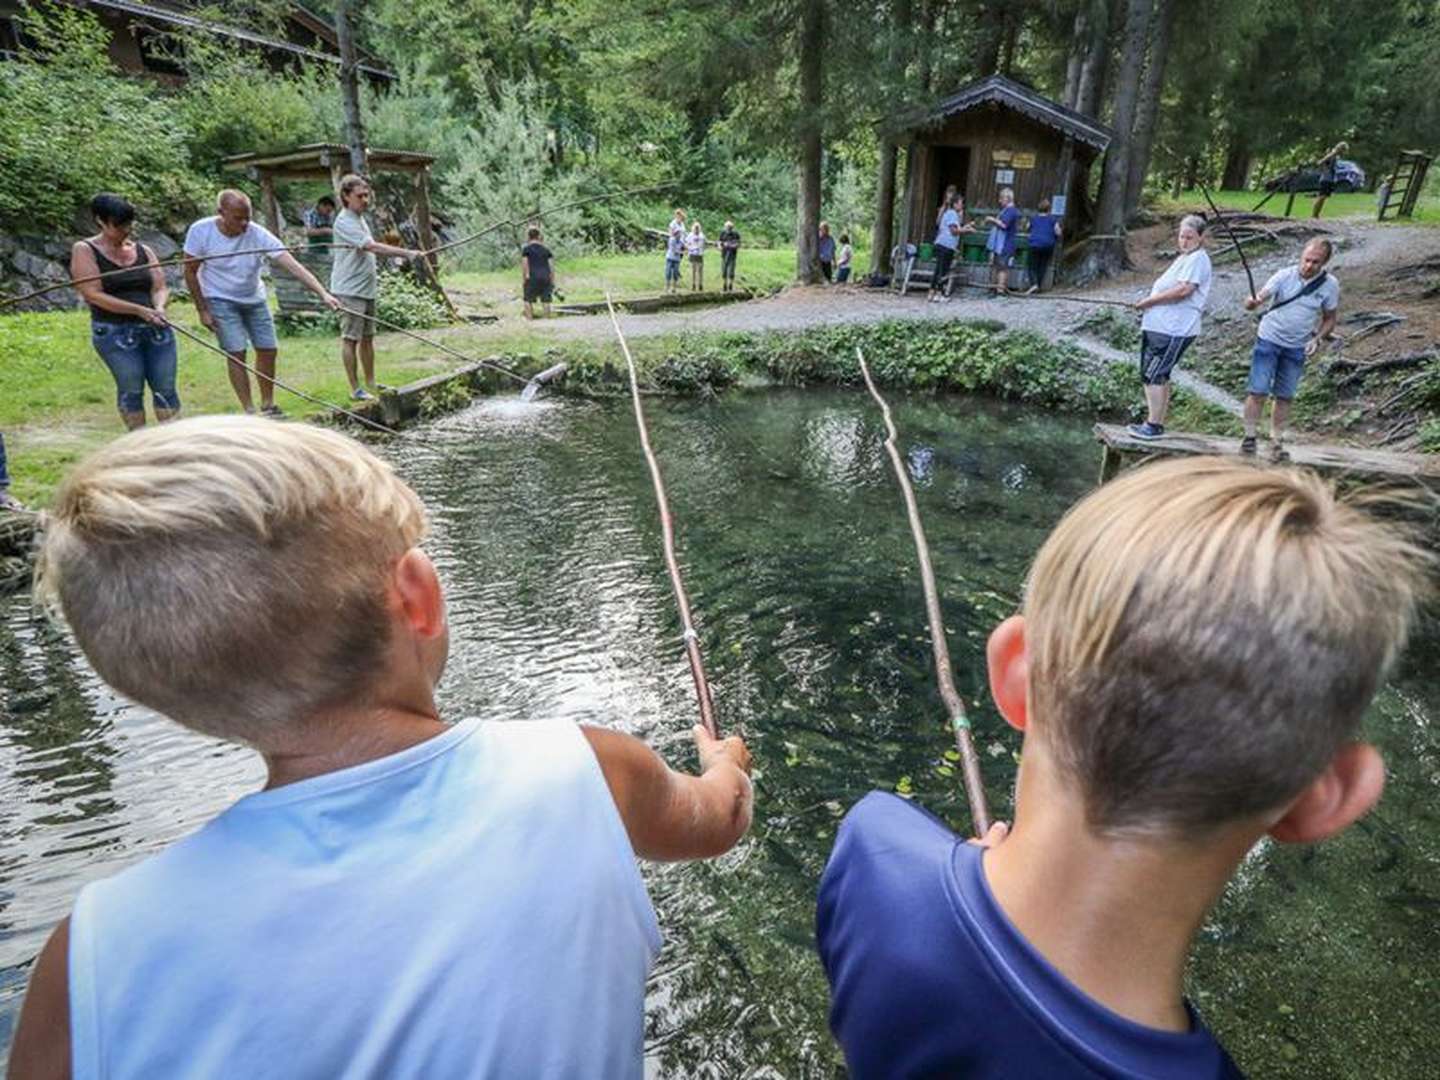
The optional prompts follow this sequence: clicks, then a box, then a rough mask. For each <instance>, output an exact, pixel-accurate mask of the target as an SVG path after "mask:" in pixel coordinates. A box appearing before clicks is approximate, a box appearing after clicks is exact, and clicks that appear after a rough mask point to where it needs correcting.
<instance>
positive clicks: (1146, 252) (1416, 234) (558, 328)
mask: <svg viewBox="0 0 1440 1080" xmlns="http://www.w3.org/2000/svg"><path fill="white" fill-rule="evenodd" d="M1326 231H1327V235H1329V236H1331V238H1332V239H1334V240H1335V241H1336V242H1337V244H1338V247H1339V251H1338V252H1337V254H1336V257H1335V261H1334V262H1333V263H1332V269H1333V270H1334V271H1335V273H1336V275H1337V276H1338V277H1340V278H1341V279H1342V281H1343V279H1344V277H1345V272H1346V269H1347V268H1352V269H1359V268H1365V269H1366V270H1371V269H1380V268H1383V267H1384V266H1386V265H1391V264H1398V263H1399V262H1401V261H1403V260H1405V259H1413V258H1414V257H1415V255H1416V252H1417V251H1424V250H1429V249H1431V248H1437V249H1440V230H1435V229H1426V228H1423V227H1419V226H1384V227H1381V226H1378V225H1375V224H1371V223H1365V222H1347V221H1340V222H1327V223H1326ZM1208 244H1209V247H1210V251H1211V253H1212V254H1213V255H1217V256H1219V255H1221V254H1223V253H1224V252H1226V251H1229V250H1231V249H1230V245H1229V241H1228V240H1227V239H1226V237H1225V235H1224V233H1223V231H1217V232H1216V233H1214V234H1212V235H1211V236H1210V237H1209V240H1208ZM1157 246H1173V245H1172V244H1170V242H1169V237H1168V232H1167V230H1166V229H1165V228H1160V227H1157V228H1153V229H1147V230H1144V231H1143V232H1137V233H1134V234H1132V238H1131V254H1132V258H1133V259H1134V261H1135V263H1136V266H1137V268H1136V270H1135V271H1134V272H1133V273H1132V274H1130V275H1127V276H1126V277H1124V278H1121V279H1118V280H1115V281H1110V282H1107V283H1105V284H1104V285H1102V286H1100V287H1098V288H1092V289H1085V290H1072V289H1065V290H1064V292H1066V293H1067V294H1070V295H1080V296H1091V297H1097V298H1103V299H1108V300H1134V299H1137V298H1138V297H1140V296H1143V295H1144V294H1145V292H1146V291H1147V290H1148V288H1149V285H1150V282H1151V281H1152V280H1153V279H1154V278H1155V277H1156V276H1157V275H1158V274H1159V273H1160V272H1161V271H1162V270H1163V269H1164V267H1165V264H1166V262H1167V260H1166V259H1165V258H1163V257H1157V256H1156V255H1155V253H1154V252H1155V249H1156V247H1157ZM1298 248H1299V243H1298V242H1295V243H1291V244H1287V245H1285V246H1283V247H1281V248H1280V249H1278V250H1275V251H1272V252H1270V253H1268V254H1264V255H1261V256H1260V257H1258V258H1257V257H1254V256H1252V257H1251V267H1252V269H1253V271H1254V274H1255V284H1256V287H1257V288H1259V287H1262V286H1263V285H1264V283H1265V280H1266V278H1268V277H1269V276H1270V274H1271V273H1273V272H1274V271H1275V270H1277V269H1279V268H1280V267H1282V266H1284V265H1286V264H1288V263H1290V262H1292V261H1293V260H1294V259H1295V256H1296V252H1297V251H1298ZM1248 291H1249V286H1248V285H1247V283H1246V280H1245V272H1244V270H1243V269H1242V268H1241V267H1240V265H1239V264H1238V263H1237V262H1233V261H1227V262H1224V263H1220V264H1218V265H1217V266H1216V269H1215V281H1214V284H1213V285H1212V287H1211V291H1210V302H1209V308H1208V313H1207V323H1210V321H1211V320H1212V319H1216V318H1218V319H1221V320H1229V319H1233V318H1240V317H1244V314H1243V309H1242V308H1241V302H1242V301H1243V300H1244V298H1245V296H1246V295H1247V293H1248ZM1094 310H1096V308H1094V307H1090V306H1087V305H1085V304H1078V303H1070V302H1064V301H1059V300H1049V299H1046V298H1045V297H1043V296H1042V297H1038V298H1019V297H1014V298H1011V297H1004V298H1001V297H984V296H979V297H959V296H957V297H956V298H955V299H954V301H953V302H951V303H948V304H930V303H927V302H926V301H925V298H924V297H923V295H922V294H920V293H912V294H910V295H908V296H904V297H902V296H898V295H896V294H895V293H894V292H892V291H890V290H889V289H866V288H863V287H859V286H856V287H844V288H829V287H823V286H797V287H793V288H788V289H786V290H785V291H783V292H781V293H779V294H777V295H775V296H771V297H766V298H765V299H762V300H755V301H751V302H749V303H744V304H734V305H729V306H724V307H712V308H700V309H694V310H679V311H670V312H663V313H660V314H655V315H622V316H621V325H622V326H623V327H624V330H625V333H626V335H627V336H631V337H644V336H647V335H655V334H671V333H681V332H687V331H690V332H707V331H708V332H724V331H740V332H754V331H766V330H803V329H806V328H808V327H813V326H822V325H827V324H835V323H866V322H879V321H881V320H884V319H916V320H938V319H994V320H996V321H997V322H1002V323H1004V324H1006V325H1007V326H1010V327H1014V328H1016V329H1029V330H1034V331H1036V332H1038V333H1041V334H1044V335H1046V336H1047V337H1067V338H1069V339H1070V340H1072V341H1073V342H1075V343H1076V344H1077V345H1079V346H1081V347H1082V348H1084V349H1085V350H1086V351H1087V352H1089V353H1090V354H1091V355H1092V356H1094V357H1095V358H1096V359H1097V360H1099V361H1104V362H1106V363H1116V364H1133V363H1134V362H1135V358H1134V357H1133V356H1131V355H1129V354H1128V353H1125V352H1122V351H1120V350H1118V349H1115V348H1113V347H1111V346H1109V345H1107V344H1105V343H1103V342H1101V341H1098V340H1096V339H1095V338H1093V337H1091V336H1089V335H1087V334H1085V333H1084V332H1083V331H1081V330H1079V329H1078V324H1079V323H1080V321H1081V320H1082V319H1084V318H1085V316H1086V315H1087V314H1089V313H1091V312H1093V311H1094ZM507 322H509V320H505V321H502V322H501V323H499V324H496V328H495V329H490V328H473V329H466V330H461V331H454V332H455V333H461V334H464V335H465V336H466V337H467V339H469V340H470V341H478V342H481V343H483V341H484V340H485V338H486V336H487V329H490V333H492V334H496V335H497V336H498V333H499V332H500V328H504V327H506V323H507ZM511 325H512V326H513V324H511ZM537 330H539V331H542V332H543V337H544V339H545V340H546V341H547V342H548V343H553V344H557V345H558V344H561V343H563V342H565V341H575V340H591V341H595V340H603V339H607V338H609V337H610V335H611V329H610V323H609V320H608V319H607V318H605V317H603V316H600V317H596V316H584V317H581V316H577V317H571V318H559V319H556V320H554V321H553V322H550V323H546V324H544V325H543V328H542V327H537ZM1176 382H1177V383H1178V384H1179V385H1181V386H1183V387H1185V388H1187V389H1189V390H1191V391H1192V392H1194V393H1196V394H1198V395H1200V396H1201V397H1203V398H1204V399H1205V400H1207V401H1210V402H1213V403H1214V404H1216V405H1219V406H1220V407H1221V408H1224V409H1226V410H1228V411H1229V412H1231V413H1232V414H1234V415H1239V412H1240V401H1239V400H1238V399H1237V398H1235V397H1234V396H1233V395H1232V394H1230V393H1227V392H1226V391H1224V390H1222V389H1220V388H1219V387H1217V386H1214V385H1212V384H1211V383H1208V382H1206V381H1205V380H1203V379H1201V378H1199V377H1198V376H1196V375H1194V374H1193V373H1189V372H1186V371H1185V370H1184V369H1183V368H1182V369H1181V370H1180V371H1179V372H1178V373H1177V376H1176Z"/></svg>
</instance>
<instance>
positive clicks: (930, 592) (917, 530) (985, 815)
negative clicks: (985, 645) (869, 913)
mask: <svg viewBox="0 0 1440 1080" xmlns="http://www.w3.org/2000/svg"><path fill="white" fill-rule="evenodd" d="M855 356H856V357H857V358H858V359H859V361H860V374H861V375H863V376H865V386H866V388H867V389H868V390H869V391H870V396H871V397H872V398H874V399H875V403H876V404H877V405H879V406H880V411H881V413H883V414H884V416H885V430H886V431H887V432H888V434H887V436H886V438H885V452H886V453H888V454H889V455H890V464H891V465H892V466H894V469H895V479H896V480H898V481H899V482H900V492H901V494H902V495H904V496H905V513H906V514H907V515H908V516H909V518H910V535H911V536H912V537H914V539H915V554H916V556H917V558H918V559H919V560H920V583H921V585H923V586H924V589H925V614H926V616H927V617H928V618H929V620H930V644H931V647H932V649H933V650H934V653H935V678H936V680H937V681H938V682H939V684H940V697H941V699H942V700H943V701H944V702H945V708H946V710H947V711H948V712H949V713H950V727H951V729H952V730H953V731H954V732H955V748H956V749H957V750H958V751H960V772H961V775H962V776H963V777H964V778H965V797H966V798H967V799H968V800H969V801H970V821H971V824H972V825H974V827H975V835H976V836H977V837H980V838H982V839H983V838H984V836H985V834H986V833H987V832H989V831H990V811H989V808H988V807H987V806H986V805H985V785H984V782H983V781H982V780H981V778H980V756H979V755H978V754H976V753H975V740H974V738H973V737H972V735H971V733H970V718H969V717H968V716H967V715H966V714H965V703H964V702H963V701H962V700H961V699H960V693H959V691H957V690H956V689H955V676H954V674H953V672H952V671H951V668H950V648H949V646H948V645H946V644H945V624H944V622H943V620H942V619H941V616H940V593H939V590H937V589H936V587H935V571H934V569H933V568H932V567H931V565H930V544H929V543H928V542H927V541H926V539H925V527H924V526H923V525H921V524H920V506H919V504H918V503H917V502H916V501H915V489H914V488H913V487H912V486H911V484H910V474H909V473H908V472H907V471H906V469H905V463H904V462H903V461H902V460H901V459H900V451H899V450H898V449H897V448H896V446H895V439H896V438H897V432H896V430H895V421H894V419H893V418H892V417H891V415H890V406H889V405H888V404H886V402H885V399H884V398H883V397H881V396H880V391H879V390H877V389H876V388H875V381H874V380H873V379H871V378H870V368H869V366H868V365H867V364H866V363H865V353H864V352H863V351H861V349H860V346H858V345H857V346H855Z"/></svg>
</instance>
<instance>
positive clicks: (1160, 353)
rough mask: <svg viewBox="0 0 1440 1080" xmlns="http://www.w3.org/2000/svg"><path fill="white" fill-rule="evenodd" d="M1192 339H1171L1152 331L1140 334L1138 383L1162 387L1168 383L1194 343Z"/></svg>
mask: <svg viewBox="0 0 1440 1080" xmlns="http://www.w3.org/2000/svg"><path fill="white" fill-rule="evenodd" d="M1194 340H1195V339H1194V338H1193V337H1171V336H1170V335H1169V334H1159V333H1156V332H1155V331H1154V330H1142V331H1141V333H1140V381H1141V382H1142V383H1144V384H1145V385H1146V386H1162V385H1164V384H1165V383H1168V382H1169V381H1170V373H1171V372H1172V371H1174V370H1175V365H1176V364H1178V363H1179V362H1180V357H1182V356H1184V355H1185V350H1186V349H1188V348H1189V347H1190V343H1191V342H1192V341H1194Z"/></svg>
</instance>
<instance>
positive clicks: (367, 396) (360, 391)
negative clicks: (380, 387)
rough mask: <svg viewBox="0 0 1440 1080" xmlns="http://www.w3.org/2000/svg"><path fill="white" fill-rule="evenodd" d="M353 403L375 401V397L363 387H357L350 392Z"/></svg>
mask: <svg viewBox="0 0 1440 1080" xmlns="http://www.w3.org/2000/svg"><path fill="white" fill-rule="evenodd" d="M350 400H351V401H374V400H375V395H374V394H372V393H370V391H369V390H366V389H365V388H364V387H363V386H357V387H356V388H355V389H354V390H352V391H351V392H350Z"/></svg>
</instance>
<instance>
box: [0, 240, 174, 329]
mask: <svg viewBox="0 0 1440 1080" xmlns="http://www.w3.org/2000/svg"><path fill="white" fill-rule="evenodd" d="M87 235H89V234H87ZM136 239H137V240H139V241H140V242H141V243H142V244H144V245H145V246H147V247H148V248H149V249H150V250H151V251H153V252H154V253H155V257H156V258H157V259H160V260H162V261H163V260H165V259H169V258H172V257H174V256H175V255H178V254H179V253H180V245H179V244H178V243H177V242H176V241H175V239H174V238H173V237H170V236H167V235H166V234H165V233H162V232H158V231H156V230H153V229H141V230H140V231H139V232H138V233H136ZM74 242H75V241H74V238H70V239H63V240H62V239H60V238H57V237H47V236H20V235H16V234H14V233H4V232H0V297H10V296H21V295H24V294H25V293H30V292H34V291H35V290H36V289H39V288H43V287H44V286H46V285H50V284H54V283H55V282H59V281H66V280H68V279H69V277H70V248H71V246H72V245H73V244H74ZM165 278H166V280H167V281H169V282H170V287H171V289H172V290H175V291H181V290H183V288H184V280H183V276H182V274H181V270H180V267H179V266H178V265H177V266H167V267H166V268H165ZM82 306H83V302H82V301H81V299H80V294H79V293H77V292H76V291H75V290H74V289H56V290H54V291H53V292H47V293H43V294H42V295H40V296H36V297H34V298H32V299H29V300H24V301H21V302H20V303H19V304H15V305H12V306H9V307H7V308H5V309H3V310H4V311H5V312H12V311H57V310H65V309H69V308H78V307H82Z"/></svg>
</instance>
